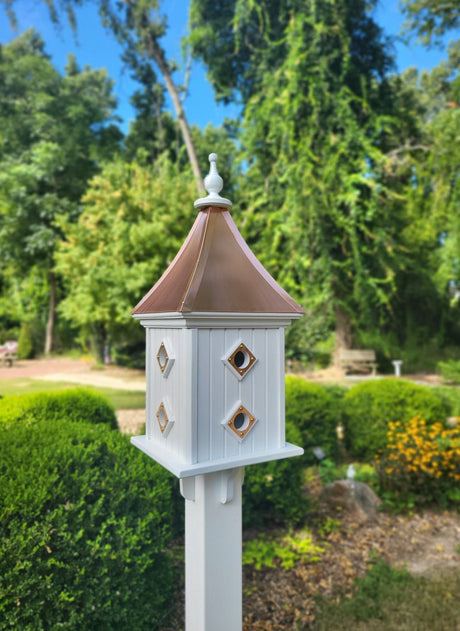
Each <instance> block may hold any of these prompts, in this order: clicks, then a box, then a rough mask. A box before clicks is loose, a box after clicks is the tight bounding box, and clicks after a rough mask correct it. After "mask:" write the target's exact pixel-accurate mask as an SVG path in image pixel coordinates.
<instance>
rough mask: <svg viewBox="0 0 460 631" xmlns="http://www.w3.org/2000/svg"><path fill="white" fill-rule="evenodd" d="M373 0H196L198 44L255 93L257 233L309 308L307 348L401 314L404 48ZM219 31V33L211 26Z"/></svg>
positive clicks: (249, 158) (248, 125) (251, 210)
mask: <svg viewBox="0 0 460 631" xmlns="http://www.w3.org/2000/svg"><path fill="white" fill-rule="evenodd" d="M367 5H368V3H366V2H364V1H361V0H354V1H353V2H345V1H342V0H338V1H335V2H327V1H326V0H322V1H310V2H305V1H302V2H300V1H299V2H296V1H295V0H292V1H288V0H278V1H277V2H268V1H267V2H259V3H254V2H251V1H250V0H234V1H231V0H227V2H221V3H219V6H218V7H217V6H216V7H214V8H213V3H212V2H209V1H208V0H192V5H191V6H192V10H191V20H192V31H191V45H192V49H193V51H194V53H195V54H196V55H199V56H200V57H201V58H202V59H203V60H204V61H205V63H207V64H208V73H209V75H210V77H211V78H212V81H213V83H214V84H215V85H216V89H217V94H218V95H220V96H221V97H222V98H226V99H230V98H237V97H238V94H239V95H241V97H242V98H243V102H244V107H245V109H244V122H243V133H242V137H241V141H242V145H243V150H244V159H245V160H246V163H247V166H248V168H247V172H246V173H245V175H244V177H245V181H246V183H245V190H246V191H247V192H248V195H247V208H246V211H245V218H246V219H245V226H244V231H245V234H246V236H247V238H248V240H249V242H250V243H251V245H252V247H253V248H254V249H255V250H256V252H257V253H258V255H259V257H260V258H261V259H262V261H263V263H264V264H265V265H266V267H267V268H268V269H269V270H270V271H271V273H272V274H273V275H274V276H275V277H276V278H277V279H278V280H279V281H280V282H281V284H282V285H283V286H284V287H285V288H286V289H287V290H288V291H290V292H291V293H292V294H293V295H295V296H296V297H297V298H298V299H300V300H301V301H302V304H303V305H304V306H305V308H306V310H307V318H305V319H304V323H303V324H299V326H302V327H303V330H302V331H300V330H299V329H298V328H297V329H296V328H295V327H293V328H292V333H291V335H301V339H297V340H296V344H297V347H298V348H299V346H301V345H303V347H304V348H305V347H307V348H308V347H310V348H311V346H312V345H313V344H314V343H315V342H316V341H317V340H318V339H320V338H322V337H325V336H326V335H327V334H328V331H329V330H330V327H331V325H332V323H334V324H335V328H336V341H337V345H338V346H349V345H350V344H351V342H352V334H353V332H354V331H356V330H357V329H358V328H359V327H362V326H374V327H375V326H378V325H381V323H382V321H384V320H385V318H388V317H389V311H388V309H389V307H390V304H391V297H392V296H393V294H394V291H395V283H394V280H395V275H396V272H397V270H398V268H399V259H398V253H399V247H398V243H399V239H398V230H399V228H400V218H399V216H398V214H397V209H398V200H397V199H395V197H394V196H393V195H392V192H391V190H390V189H389V188H388V186H387V184H386V182H385V169H386V166H387V163H388V156H387V152H388V151H390V150H391V149H393V148H394V138H395V134H396V131H395V129H394V127H397V124H396V121H395V120H393V119H392V117H391V116H390V114H391V113H392V111H391V110H390V109H388V107H389V106H388V104H391V100H392V99H391V95H389V94H388V93H390V92H391V89H392V88H391V84H390V83H389V82H388V81H387V80H386V72H387V70H388V69H389V68H390V67H391V60H390V58H389V56H388V53H387V50H386V41H385V39H384V38H383V35H382V33H381V30H380V29H379V27H378V26H377V25H376V24H375V22H374V21H373V20H372V17H371V16H370V15H369V13H368V12H367V8H368V7H367ZM212 31H213V32H219V33H220V36H219V37H211V32H212Z"/></svg>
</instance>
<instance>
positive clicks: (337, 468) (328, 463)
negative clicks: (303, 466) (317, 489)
mask: <svg viewBox="0 0 460 631" xmlns="http://www.w3.org/2000/svg"><path fill="white" fill-rule="evenodd" d="M348 467H349V465H348V464H341V465H337V464H335V462H333V461H332V460H329V458H325V459H324V460H322V461H321V462H320V464H319V465H318V467H317V470H318V475H319V477H320V480H321V482H322V483H323V484H329V483H330V482H334V481H335V480H344V479H345V478H346V477H347V471H348ZM353 468H354V471H355V477H354V479H355V480H356V482H364V483H365V484H369V485H371V486H373V487H374V488H376V487H377V483H378V476H377V472H376V470H375V467H373V466H372V465H369V464H367V463H362V462H357V463H353Z"/></svg>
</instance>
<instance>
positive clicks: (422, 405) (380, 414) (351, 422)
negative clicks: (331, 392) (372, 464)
mask: <svg viewBox="0 0 460 631" xmlns="http://www.w3.org/2000/svg"><path fill="white" fill-rule="evenodd" d="M343 414H344V420H345V441H346V445H347V448H348V450H349V452H350V453H351V455H352V456H353V457H355V458H357V459H360V460H365V461H370V460H372V458H373V457H374V456H375V455H376V454H377V452H378V451H379V450H381V449H384V447H385V446H386V442H387V431H388V424H389V423H390V422H395V421H400V422H402V423H405V422H407V421H409V420H410V419H411V418H413V417H414V416H415V415H416V414H421V415H422V416H423V417H424V418H425V420H426V421H427V423H429V424H431V423H434V422H435V421H439V420H441V419H443V418H445V417H446V416H447V415H448V414H449V406H448V405H447V404H446V402H444V401H442V400H441V399H440V398H439V396H437V395H436V394H435V393H434V392H432V391H431V390H430V388H428V387H424V386H418V385H416V384H413V383H410V382H409V381H404V380H403V379H379V380H377V381H366V382H364V383H360V384H358V385H356V386H353V388H351V389H350V390H349V391H348V392H347V393H346V395H345V396H344V398H343Z"/></svg>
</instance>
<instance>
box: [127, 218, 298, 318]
mask: <svg viewBox="0 0 460 631" xmlns="http://www.w3.org/2000/svg"><path fill="white" fill-rule="evenodd" d="M165 312H182V313H189V312H223V313H232V312H233V313H297V314H302V313H304V310H303V308H302V307H301V306H300V305H298V304H297V303H296V302H295V300H293V299H292V298H291V297H290V296H289V294H288V293H287V292H285V291H284V289H282V287H280V286H279V285H278V283H277V282H276V281H275V280H274V279H273V278H272V277H271V276H270V274H269V273H268V272H267V270H266V269H265V268H264V267H263V265H262V264H261V263H260V262H259V261H258V260H257V258H256V257H255V256H254V254H253V253H252V252H251V250H250V248H249V246H248V245H247V244H246V242H245V241H244V239H243V237H242V236H241V235H240V233H239V231H238V228H237V227H236V225H235V222H234V221H233V219H232V217H231V215H230V213H229V212H228V210H227V209H224V208H222V207H214V206H208V207H207V208H204V209H203V210H201V211H200V212H199V214H198V217H197V219H196V221H195V223H194V225H193V227H192V229H191V231H190V233H189V235H188V237H187V239H186V240H185V242H184V244H183V246H182V248H181V249H180V250H179V252H178V254H177V256H176V258H175V259H174V261H173V262H172V263H171V265H170V266H169V267H168V269H167V270H166V271H165V273H164V274H163V276H162V277H161V278H160V280H159V281H158V282H157V283H156V284H155V285H154V286H153V287H152V289H151V290H150V291H149V292H148V293H147V294H146V295H145V296H144V298H143V299H142V300H141V301H140V302H139V304H138V305H137V306H136V307H135V308H134V309H133V312H132V313H133V315H137V314H147V313H165Z"/></svg>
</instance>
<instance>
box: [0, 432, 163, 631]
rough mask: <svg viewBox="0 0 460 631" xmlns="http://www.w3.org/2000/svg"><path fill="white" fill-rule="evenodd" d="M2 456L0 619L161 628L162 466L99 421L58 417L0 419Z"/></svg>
mask: <svg viewBox="0 0 460 631" xmlns="http://www.w3.org/2000/svg"><path fill="white" fill-rule="evenodd" d="M0 463H1V465H0V620H1V621H2V622H1V623H0V628H2V629H7V628H8V629H21V631H42V630H44V629H64V630H66V629H67V630H69V631H70V630H72V631H73V630H74V629H104V630H105V631H111V630H117V631H123V630H125V631H131V630H132V629H136V631H142V630H144V629H145V630H147V629H148V630H149V631H150V630H152V629H164V628H165V625H164V617H165V615H167V614H168V608H169V607H170V606H171V600H172V590H173V581H174V575H173V570H172V564H171V560H170V558H169V556H168V554H167V553H165V551H164V549H165V546H166V545H167V544H168V542H169V540H170V537H171V529H172V502H171V482H170V476H169V474H167V473H166V472H165V471H164V470H163V469H162V468H161V467H160V466H159V465H156V464H154V463H153V462H151V461H149V460H147V459H146V458H145V456H143V455H142V454H141V453H140V452H139V451H138V450H136V449H135V448H133V447H132V446H131V445H130V444H129V441H128V439H127V438H126V437H125V436H123V435H121V434H119V433H118V432H113V431H111V430H109V428H107V427H106V426H103V425H99V426H94V425H88V424H85V423H79V424H77V423H62V422H61V421H38V422H37V423H35V424H32V425H26V424H23V423H15V424H14V425H11V426H10V427H5V426H0ZM174 482H175V481H174Z"/></svg>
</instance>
